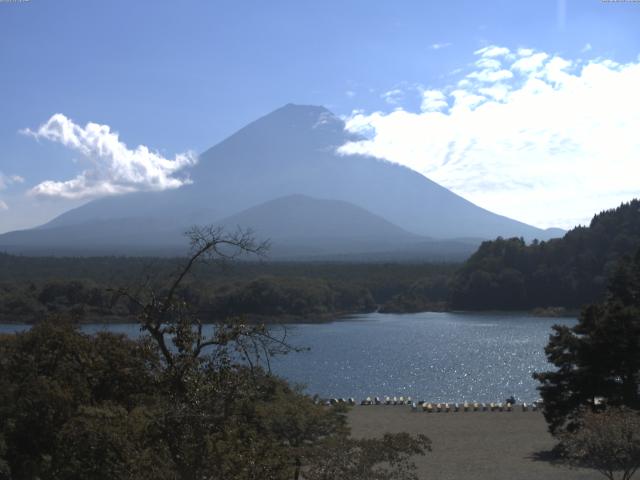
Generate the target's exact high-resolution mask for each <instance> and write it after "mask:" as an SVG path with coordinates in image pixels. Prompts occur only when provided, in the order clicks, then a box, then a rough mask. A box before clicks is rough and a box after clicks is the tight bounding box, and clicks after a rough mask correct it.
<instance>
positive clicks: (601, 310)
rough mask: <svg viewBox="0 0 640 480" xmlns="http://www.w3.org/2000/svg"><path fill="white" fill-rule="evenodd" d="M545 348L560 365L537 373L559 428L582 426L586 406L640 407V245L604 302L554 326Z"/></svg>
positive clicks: (613, 281) (548, 411)
mask: <svg viewBox="0 0 640 480" xmlns="http://www.w3.org/2000/svg"><path fill="white" fill-rule="evenodd" d="M545 352H546V355H547V358H548V360H549V362H551V363H552V364H553V365H555V366H556V368H557V369H556V370H554V371H548V372H541V373H536V374H534V378H536V379H537V380H539V381H540V383H541V385H540V387H539V390H540V393H541V395H542V398H543V400H544V414H545V417H546V419H547V421H548V422H549V427H550V429H551V431H552V432H553V433H556V432H560V431H563V430H569V431H571V430H572V429H575V428H577V426H578V424H579V417H580V412H581V409H583V408H585V407H586V408H588V409H591V410H594V409H597V408H598V405H599V404H601V405H603V406H604V405H609V406H626V407H628V408H631V409H634V410H640V391H639V387H640V250H639V251H638V253H637V254H636V255H635V258H634V259H631V258H625V259H623V260H622V261H621V262H620V263H619V265H618V267H617V270H616V273H615V274H614V276H613V277H612V279H611V282H610V283H609V286H608V294H607V297H606V300H605V301H604V302H603V303H601V304H595V305H590V306H588V307H586V308H585V309H584V310H583V312H582V315H581V317H580V319H579V321H578V323H577V324H576V325H575V326H573V327H567V326H555V327H554V333H553V335H551V337H550V339H549V344H548V345H547V347H546V348H545Z"/></svg>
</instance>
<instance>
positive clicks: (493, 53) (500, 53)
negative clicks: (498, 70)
mask: <svg viewBox="0 0 640 480" xmlns="http://www.w3.org/2000/svg"><path fill="white" fill-rule="evenodd" d="M473 53H475V54H476V55H480V56H482V57H485V58H493V57H505V56H507V55H509V54H510V53H511V50H509V49H508V48H506V47H499V46H497V45H489V46H488V47H484V48H481V49H480V50H476V51H475V52H473Z"/></svg>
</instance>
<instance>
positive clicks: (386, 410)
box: [349, 406, 602, 480]
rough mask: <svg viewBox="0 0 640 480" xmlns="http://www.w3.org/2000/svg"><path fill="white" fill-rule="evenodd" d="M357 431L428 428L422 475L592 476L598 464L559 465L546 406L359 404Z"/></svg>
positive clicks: (524, 479)
mask: <svg viewBox="0 0 640 480" xmlns="http://www.w3.org/2000/svg"><path fill="white" fill-rule="evenodd" d="M349 422H350V425H351V428H352V434H353V435H354V436H356V437H372V436H380V435H382V434H383V433H384V432H391V433H395V432H409V433H412V434H417V433H423V434H425V435H427V436H428V437H429V438H430V439H431V441H432V442H433V443H432V448H433V451H432V452H431V453H428V454H427V455H425V456H424V457H419V458H417V459H416V465H417V466H418V468H419V472H420V478H421V479H437V480H458V479H466V480H469V479H474V480H475V479H477V480H516V479H517V480H534V479H536V480H537V479H549V480H555V479H558V480H574V479H575V480H578V479H580V480H591V479H598V478H602V477H601V475H600V474H598V473H597V472H595V471H592V470H574V469H568V468H566V467H563V466H558V465H554V464H553V463H551V462H550V461H549V460H548V458H549V451H550V450H551V448H552V447H553V446H554V443H555V442H554V439H553V438H552V437H551V435H549V433H548V432H547V425H546V423H545V421H544V417H543V416H542V414H541V413H540V412H531V411H529V412H522V411H520V409H519V407H518V409H517V410H516V411H513V412H456V413H453V412H451V413H425V412H422V411H419V412H412V411H411V408H410V407H408V406H357V407H354V408H353V409H352V410H351V412H350V413H349Z"/></svg>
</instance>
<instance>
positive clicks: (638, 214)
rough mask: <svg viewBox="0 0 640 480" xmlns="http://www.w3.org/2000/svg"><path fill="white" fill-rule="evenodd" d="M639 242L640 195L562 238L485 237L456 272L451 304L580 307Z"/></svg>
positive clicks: (506, 307) (460, 306)
mask: <svg viewBox="0 0 640 480" xmlns="http://www.w3.org/2000/svg"><path fill="white" fill-rule="evenodd" d="M638 247H640V200H633V201H631V202H629V203H625V204H622V205H621V206H620V207H618V208H617V209H615V210H610V211H606V212H602V213H600V214H598V215H596V216H594V218H593V220H592V221H591V224H590V226H589V227H588V228H587V227H577V228H575V229H573V230H571V231H570V232H568V233H567V234H566V235H565V236H564V238H561V239H553V240H550V241H548V242H537V241H534V242H533V243H531V244H530V245H527V244H526V243H525V242H524V240H522V239H519V238H511V239H503V238H498V239H497V240H495V241H491V242H484V243H483V244H482V245H481V246H480V248H479V249H478V251H477V252H476V253H475V254H474V255H472V256H471V258H469V260H468V261H467V262H466V263H465V264H464V266H463V267H462V268H461V269H460V270H459V272H458V273H457V274H456V276H455V278H454V280H453V282H452V285H451V304H452V307H453V308H456V309H464V310H474V309H478V310H483V309H502V310H517V309H532V308H536V307H553V306H562V307H567V308H580V307H581V306H582V305H584V304H586V303H590V302H594V301H598V300H600V299H601V298H602V297H603V295H604V293H605V290H606V284H607V280H608V278H610V276H611V275H612V273H613V271H614V270H615V265H616V264H617V262H618V260H619V259H620V258H621V257H622V256H624V255H632V254H633V253H634V252H635V251H636V250H637V249H638Z"/></svg>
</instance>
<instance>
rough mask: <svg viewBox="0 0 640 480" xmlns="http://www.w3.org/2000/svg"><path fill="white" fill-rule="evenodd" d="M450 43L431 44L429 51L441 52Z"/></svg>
mask: <svg viewBox="0 0 640 480" xmlns="http://www.w3.org/2000/svg"><path fill="white" fill-rule="evenodd" d="M450 46H451V43H448V42H447V43H433V44H431V50H441V49H443V48H447V47H450Z"/></svg>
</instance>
